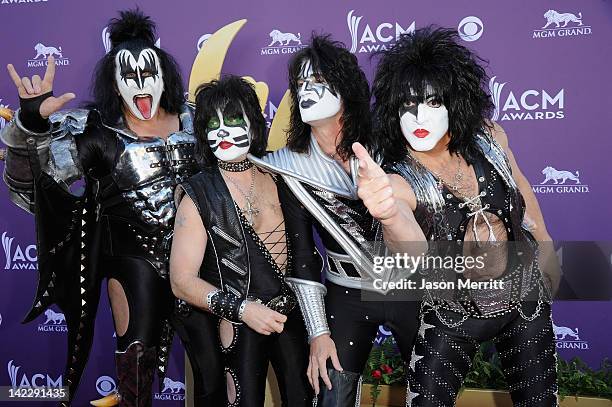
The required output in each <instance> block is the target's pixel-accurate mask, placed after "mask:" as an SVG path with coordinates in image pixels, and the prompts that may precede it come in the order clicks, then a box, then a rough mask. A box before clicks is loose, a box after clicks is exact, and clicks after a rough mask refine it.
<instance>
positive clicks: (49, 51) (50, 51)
mask: <svg viewBox="0 0 612 407" xmlns="http://www.w3.org/2000/svg"><path fill="white" fill-rule="evenodd" d="M34 50H35V51H36V56H35V57H34V59H38V57H43V59H47V58H48V57H49V55H57V57H58V58H63V55H62V47H57V48H55V47H45V46H44V45H43V44H41V43H40V42H39V43H38V44H36V46H35V47H34Z"/></svg>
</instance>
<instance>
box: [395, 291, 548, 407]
mask: <svg viewBox="0 0 612 407" xmlns="http://www.w3.org/2000/svg"><path fill="white" fill-rule="evenodd" d="M535 307H537V303H536V302H525V303H524V304H523V309H524V311H523V313H524V316H525V317H527V318H531V316H533V315H534V311H535ZM442 320H443V321H444V322H443V321H442ZM460 320H461V316H460V315H459V314H457V313H455V312H453V311H449V310H444V309H439V310H438V311H437V312H436V311H435V310H433V309H431V308H426V309H425V310H424V312H423V314H422V319H421V326H420V328H419V333H418V335H417V339H416V343H415V347H414V354H413V357H412V360H411V361H410V366H409V369H408V372H409V373H408V390H409V392H408V394H409V397H408V401H407V404H406V405H407V406H413V407H416V406H419V407H431V406H435V407H447V406H449V407H452V406H454V405H455V399H456V397H457V392H458V391H459V389H460V387H461V385H462V383H463V381H464V379H465V377H466V375H467V374H468V372H469V370H470V367H471V365H472V359H473V358H474V355H475V354H476V352H477V350H478V347H479V345H480V343H481V342H484V341H493V342H494V344H495V347H496V349H497V352H498V354H499V358H500V361H501V365H502V369H503V372H504V376H505V378H506V381H507V383H508V385H509V390H510V395H511V397H512V401H513V403H514V406H515V407H535V406H537V407H547V406H556V405H557V397H556V393H557V371H556V353H555V342H554V334H553V329H552V322H551V317H550V306H549V305H548V304H541V309H540V312H539V314H538V315H537V317H535V318H534V319H533V320H531V321H529V320H527V319H525V318H524V317H523V316H521V314H520V313H519V311H518V310H513V311H511V312H509V313H507V314H505V315H501V316H498V317H495V318H488V319H476V318H468V319H467V320H465V321H464V322H462V323H461V324H457V323H458V322H459V321H460ZM455 324H457V326H456V327H453V325H455ZM449 325H450V326H449Z"/></svg>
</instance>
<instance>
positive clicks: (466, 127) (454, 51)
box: [372, 26, 493, 162]
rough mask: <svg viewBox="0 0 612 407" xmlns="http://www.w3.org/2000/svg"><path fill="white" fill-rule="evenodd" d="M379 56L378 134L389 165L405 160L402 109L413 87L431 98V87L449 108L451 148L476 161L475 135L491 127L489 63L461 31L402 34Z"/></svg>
mask: <svg viewBox="0 0 612 407" xmlns="http://www.w3.org/2000/svg"><path fill="white" fill-rule="evenodd" d="M375 57H379V58H380V60H379V63H378V67H377V69H376V75H375V78H374V83H373V86H372V93H373V96H374V105H373V122H374V131H375V134H376V137H377V140H378V141H379V143H381V150H382V153H383V154H384V156H385V160H386V161H399V160H402V159H403V158H405V156H406V153H407V150H406V149H405V148H400V146H406V147H408V141H407V140H406V138H405V137H404V135H403V134H402V132H401V128H400V118H399V109H400V106H401V105H402V103H404V102H405V101H406V100H407V99H408V97H409V96H410V92H411V89H413V90H414V91H416V92H417V93H419V94H422V95H423V94H426V89H427V87H428V86H431V88H433V91H434V92H435V93H436V94H438V95H440V96H441V97H442V101H443V103H444V105H445V106H446V108H447V110H448V120H449V134H450V142H449V145H448V150H449V151H450V152H451V153H460V154H461V155H463V157H464V158H465V159H466V160H467V161H468V162H471V161H472V160H473V157H474V152H475V151H474V136H475V134H476V133H478V132H481V131H482V130H483V129H485V128H487V127H489V126H490V122H488V118H489V117H490V113H491V111H492V109H493V104H492V102H491V99H490V98H489V95H488V93H487V92H486V91H485V89H486V85H487V79H488V78H487V74H486V72H485V70H484V68H483V67H482V66H481V63H483V62H485V61H484V60H482V59H481V58H480V57H478V56H477V55H476V54H474V53H473V52H472V51H470V50H469V49H467V48H466V47H464V46H463V45H461V44H460V43H459V35H458V33H457V31H456V30H452V29H447V28H437V27H433V26H428V27H425V28H422V29H418V30H415V31H414V33H409V34H403V35H402V36H401V37H400V38H399V40H398V41H397V42H396V43H395V45H394V46H393V47H392V48H390V49H389V50H387V51H382V52H380V53H378V54H376V55H375Z"/></svg>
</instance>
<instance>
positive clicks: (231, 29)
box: [189, 19, 247, 102]
mask: <svg viewBox="0 0 612 407" xmlns="http://www.w3.org/2000/svg"><path fill="white" fill-rule="evenodd" d="M246 22H247V20H246V19H242V20H238V21H234V22H233V23H230V24H228V25H226V26H225V27H222V28H220V29H218V30H217V31H215V33H214V34H213V35H211V36H210V38H209V39H208V40H206V42H204V44H203V45H202V48H201V49H200V52H198V55H197V56H196V58H195V60H194V61H193V65H192V66H191V74H190V75H189V101H190V102H195V91H196V89H197V88H198V86H200V85H201V84H203V83H206V82H210V81H212V80H213V79H219V76H220V75H221V68H222V67H223V61H225V54H227V50H228V49H229V47H230V45H231V44H232V41H233V40H234V37H235V36H236V34H238V31H240V29H241V28H242V27H243V26H244V25H245V24H246Z"/></svg>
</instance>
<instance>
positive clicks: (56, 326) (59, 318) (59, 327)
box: [38, 308, 68, 332]
mask: <svg viewBox="0 0 612 407" xmlns="http://www.w3.org/2000/svg"><path fill="white" fill-rule="evenodd" d="M41 318H44V319H45V322H43V323H42V324H38V332H68V326H67V325H66V317H65V316H64V314H63V313H61V312H55V311H53V310H52V309H51V308H48V309H47V310H45V313H44V316H42V317H41Z"/></svg>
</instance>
